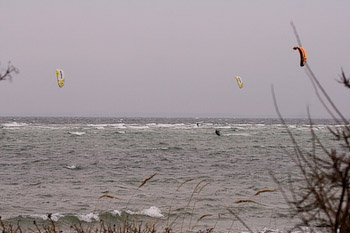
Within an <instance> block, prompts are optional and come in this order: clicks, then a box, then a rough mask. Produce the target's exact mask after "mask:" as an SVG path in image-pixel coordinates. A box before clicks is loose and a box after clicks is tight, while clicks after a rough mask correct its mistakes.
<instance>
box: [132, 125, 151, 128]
mask: <svg viewBox="0 0 350 233" xmlns="http://www.w3.org/2000/svg"><path fill="white" fill-rule="evenodd" d="M128 128H130V129H149V126H147V125H129V126H128Z"/></svg>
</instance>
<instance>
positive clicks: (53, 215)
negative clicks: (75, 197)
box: [29, 213, 64, 222]
mask: <svg viewBox="0 0 350 233" xmlns="http://www.w3.org/2000/svg"><path fill="white" fill-rule="evenodd" d="M29 216H30V217H32V218H41V219H42V220H48V219H49V217H48V215H47V214H32V215H29ZM62 217H64V215H63V214H60V213H54V214H51V219H52V220H53V221H55V222H57V221H58V220H59V219H60V218H62Z"/></svg>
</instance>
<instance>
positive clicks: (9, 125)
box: [2, 121, 28, 127]
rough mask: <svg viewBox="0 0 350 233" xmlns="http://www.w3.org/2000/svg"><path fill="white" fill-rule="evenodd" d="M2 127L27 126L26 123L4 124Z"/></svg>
mask: <svg viewBox="0 0 350 233" xmlns="http://www.w3.org/2000/svg"><path fill="white" fill-rule="evenodd" d="M2 125H3V126H4V127H23V126H27V125H28V124H27V123H17V122H15V121H14V122H11V123H5V124H2Z"/></svg>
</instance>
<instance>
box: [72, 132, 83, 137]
mask: <svg viewBox="0 0 350 233" xmlns="http://www.w3.org/2000/svg"><path fill="white" fill-rule="evenodd" d="M69 133H70V134H72V135H77V136H81V135H84V134H86V132H69Z"/></svg>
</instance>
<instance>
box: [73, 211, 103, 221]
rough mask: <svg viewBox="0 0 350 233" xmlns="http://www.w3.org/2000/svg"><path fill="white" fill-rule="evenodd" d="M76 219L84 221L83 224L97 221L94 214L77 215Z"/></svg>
mask: <svg viewBox="0 0 350 233" xmlns="http://www.w3.org/2000/svg"><path fill="white" fill-rule="evenodd" d="M77 217H78V219H79V220H80V221H84V222H92V221H93V220H96V221H98V220H99V217H98V214H95V213H89V214H78V215H77Z"/></svg>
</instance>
